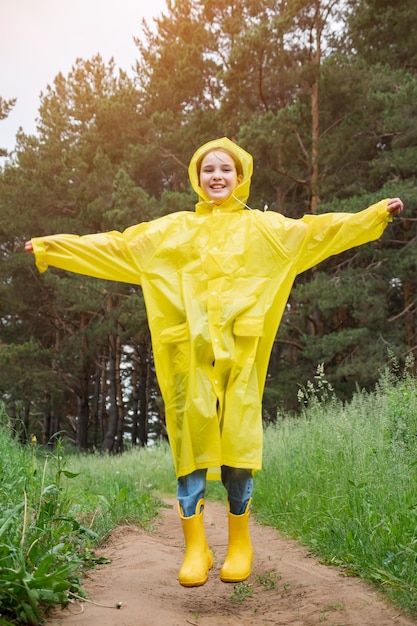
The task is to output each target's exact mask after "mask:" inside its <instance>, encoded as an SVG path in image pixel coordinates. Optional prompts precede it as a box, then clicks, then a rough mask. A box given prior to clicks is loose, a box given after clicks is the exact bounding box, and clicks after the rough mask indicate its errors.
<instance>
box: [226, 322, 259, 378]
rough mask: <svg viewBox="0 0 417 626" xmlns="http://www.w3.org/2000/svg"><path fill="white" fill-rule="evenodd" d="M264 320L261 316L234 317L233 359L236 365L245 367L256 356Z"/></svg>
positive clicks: (249, 364)
mask: <svg viewBox="0 0 417 626" xmlns="http://www.w3.org/2000/svg"><path fill="white" fill-rule="evenodd" d="M263 325H264V320H263V317H261V316H247V315H241V316H240V317H237V318H236V319H235V323H234V324H233V333H234V335H235V360H236V364H237V366H238V367H240V368H243V369H246V367H247V366H251V364H252V363H253V362H254V360H255V357H256V352H257V349H258V343H259V337H261V336H262V332H263Z"/></svg>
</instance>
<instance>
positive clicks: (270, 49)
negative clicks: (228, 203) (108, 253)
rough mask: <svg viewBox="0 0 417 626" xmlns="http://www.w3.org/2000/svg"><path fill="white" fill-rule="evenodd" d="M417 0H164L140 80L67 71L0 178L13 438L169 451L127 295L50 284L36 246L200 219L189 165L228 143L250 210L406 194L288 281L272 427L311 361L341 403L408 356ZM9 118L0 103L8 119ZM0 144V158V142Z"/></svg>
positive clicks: (290, 212) (352, 206) (271, 375)
mask: <svg viewBox="0 0 417 626" xmlns="http://www.w3.org/2000/svg"><path fill="white" fill-rule="evenodd" d="M416 30H417V10H416V6H415V2H414V0H396V1H395V2H392V0H391V1H388V0H228V1H227V2H226V0H216V2H215V3H213V2H209V1H208V0H167V3H166V10H165V11H163V12H162V13H161V15H160V16H159V17H157V18H155V19H154V20H153V22H152V23H151V24H148V23H146V22H143V23H142V25H140V24H139V25H138V26H137V31H138V32H137V37H136V38H135V43H136V48H137V58H136V60H135V65H134V71H133V72H128V71H127V68H125V69H122V68H118V67H116V65H115V62H114V60H113V59H110V60H105V59H103V58H102V57H101V56H100V55H97V56H95V57H94V58H91V59H80V58H79V59H76V60H75V61H74V65H73V67H72V69H71V71H70V72H69V74H68V75H67V76H64V75H62V74H58V75H57V76H56V77H55V79H54V81H53V83H52V84H51V85H46V86H45V90H44V92H43V93H42V95H41V98H40V104H39V112H38V122H37V133H36V134H35V135H25V134H24V133H23V132H19V133H18V134H17V136H16V145H15V149H14V150H13V152H12V153H11V154H8V155H7V154H6V155H5V154H4V153H5V151H4V150H3V155H4V156H5V157H6V158H4V159H3V161H4V163H3V165H2V167H1V169H0V403H1V404H2V406H3V408H4V410H2V411H0V414H1V416H2V417H1V419H2V420H3V421H6V422H7V426H8V427H9V428H10V429H11V431H12V433H13V435H14V436H15V437H16V439H18V440H20V441H21V442H25V441H27V440H30V439H31V438H32V437H34V436H35V437H36V439H37V441H38V442H42V443H44V444H50V445H53V442H54V440H56V438H58V437H65V438H67V439H68V440H69V441H71V442H72V443H73V445H74V446H75V447H76V448H77V449H78V450H80V451H88V450H98V451H105V452H112V453H118V452H121V451H123V450H124V449H125V448H126V447H131V446H146V445H148V444H149V443H152V442H154V441H155V440H157V439H159V438H165V437H166V433H165V426H164V407H163V402H162V399H161V396H160V392H159V389H158V384H157V380H156V378H155V371H154V367H153V359H152V347H151V342H150V335H149V329H148V324H147V319H146V311H145V307H144V303H143V298H142V294H141V290H140V288H139V287H137V286H134V285H129V284H120V283H112V282H109V281H100V280H97V279H90V278H87V277H85V276H78V275H75V274H70V273H66V272H63V271H60V270H52V269H51V270H49V271H48V272H46V273H45V274H40V273H39V272H38V271H37V269H36V267H35V264H34V260H33V257H31V255H28V254H25V252H24V242H25V241H26V240H28V239H30V238H31V237H35V236H43V235H48V234H52V233H57V232H65V233H74V234H86V233H93V232H101V231H107V230H119V231H121V230H124V229H125V228H127V227H128V226H131V225H132V224H135V223H138V222H142V221H147V220H151V219H154V218H156V217H159V216H162V215H166V214H168V213H171V212H174V211H178V210H190V211H192V210H193V208H194V204H195V202H196V200H197V198H196V197H195V196H194V193H193V192H192V191H191V188H190V185H189V181H188V176H187V167H188V162H189V159H190V157H191V156H192V154H193V152H194V151H195V150H196V148H197V147H199V146H200V145H201V144H202V143H204V142H205V141H208V140H210V139H214V138H216V137H221V136H227V137H229V138H230V139H232V140H234V141H236V142H237V143H239V145H241V146H242V147H243V148H245V149H246V150H247V151H248V152H250V153H251V154H252V155H253V157H254V175H253V181H252V187H251V196H250V198H249V204H250V206H251V207H252V208H260V209H265V210H269V211H278V212H282V213H283V214H285V215H286V216H288V217H293V218H298V217H301V216H303V215H304V214H306V213H313V214H316V213H317V214H318V213H324V212H329V211H347V212H356V211H359V210H360V209H362V208H366V207H367V206H369V205H371V204H373V203H374V202H377V201H379V200H380V199H382V198H385V197H396V196H399V197H401V199H402V200H403V202H404V205H405V210H404V212H403V214H402V215H401V217H395V218H394V221H393V223H392V224H390V225H389V227H388V228H387V230H386V231H385V233H384V235H383V237H382V238H381V239H380V240H378V241H377V242H374V243H370V244H366V245H364V246H361V247H360V248H356V249H353V250H351V251H349V252H345V253H343V254H342V255H339V256H337V257H332V258H330V259H328V260H327V261H325V262H324V263H322V264H321V265H319V266H318V267H315V268H313V269H311V270H309V271H308V272H306V273H304V274H302V275H301V276H299V277H298V278H297V281H296V283H295V285H294V287H293V290H292V292H291V296H290V299H289V301H288V305H287V308H286V313H285V316H284V318H283V322H282V324H281V327H280V330H279V332H278V334H277V337H276V340H275V344H274V348H273V352H272V355H271V360H270V365H269V372H268V378H267V385H266V389H265V394H264V408H263V411H264V420H265V423H269V422H274V421H275V420H276V417H277V415H279V414H280V413H281V412H283V411H289V412H296V411H297V410H298V409H299V402H298V394H297V392H298V390H299V389H300V388H302V387H303V386H305V385H306V381H308V380H309V379H311V378H312V377H314V375H315V372H316V370H317V366H318V365H319V364H320V365H322V366H323V367H324V370H325V372H326V377H327V379H328V380H329V382H330V383H331V385H332V386H333V388H334V389H335V392H336V394H337V396H338V397H339V398H341V399H342V400H344V399H346V400H347V399H349V398H350V397H351V396H352V394H353V393H354V392H355V390H357V389H358V388H359V389H366V390H369V389H372V387H373V386H374V385H375V383H376V382H377V380H378V379H379V377H380V375H381V372H382V371H383V370H384V368H385V367H386V366H387V364H388V363H390V362H391V361H393V360H395V362H396V363H400V364H401V363H405V362H406V361H407V360H408V362H409V361H410V359H413V358H414V357H415V355H416V352H417V328H416V325H417V302H416V294H417V289H416V282H417V277H416V265H417V253H416V252H415V251H414V244H415V239H416V222H417V212H416V201H415V197H416V195H415V191H416V185H417V39H416V37H415V32H416ZM13 105H14V101H13V100H8V101H7V100H5V99H3V98H1V97H0V129H1V120H2V119H4V118H6V117H7V115H8V114H9V113H10V111H11V110H12V108H13ZM0 148H1V146H0Z"/></svg>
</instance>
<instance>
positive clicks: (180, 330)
mask: <svg viewBox="0 0 417 626" xmlns="http://www.w3.org/2000/svg"><path fill="white" fill-rule="evenodd" d="M186 339H188V333H187V323H186V322H183V323H182V324H177V325H176V326H171V327H170V328H165V329H164V330H163V331H162V332H161V334H160V340H161V341H162V343H177V342H179V341H186Z"/></svg>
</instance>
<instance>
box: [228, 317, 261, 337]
mask: <svg viewBox="0 0 417 626" xmlns="http://www.w3.org/2000/svg"><path fill="white" fill-rule="evenodd" d="M263 327H264V319H263V317H262V316H260V315H258V316H248V315H241V316H240V317H237V318H236V319H235V323H234V324H233V333H234V334H235V335H236V336H238V337H260V336H261V335H262V331H263Z"/></svg>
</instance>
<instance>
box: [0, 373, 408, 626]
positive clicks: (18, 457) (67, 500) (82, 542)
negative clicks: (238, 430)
mask: <svg viewBox="0 0 417 626" xmlns="http://www.w3.org/2000/svg"><path fill="white" fill-rule="evenodd" d="M300 400H301V401H302V402H303V403H304V404H305V406H304V409H303V411H302V414H301V416H299V417H289V416H280V417H279V419H278V421H277V423H276V424H275V425H274V426H270V427H268V428H267V429H266V431H265V451H264V469H263V471H262V472H258V473H257V474H256V475H255V492H254V515H255V517H256V518H257V519H258V520H260V521H261V522H264V523H267V524H270V525H272V526H275V527H276V528H278V529H279V530H280V531H281V532H283V533H285V534H287V535H289V536H292V537H295V538H297V539H299V540H300V541H301V542H302V543H303V544H305V545H307V546H309V548H310V549H311V551H312V552H313V553H315V554H316V555H317V556H318V557H319V558H320V559H321V560H322V561H324V562H326V563H331V564H335V565H339V566H342V567H344V568H345V571H346V573H347V574H352V575H358V576H361V577H362V578H364V579H366V580H368V581H371V582H372V583H373V584H375V585H376V586H377V587H378V588H379V589H380V590H381V591H383V592H385V593H386V594H387V595H388V596H389V597H390V598H391V599H392V600H393V601H394V602H395V603H396V604H397V605H398V607H399V608H401V609H405V610H408V611H410V612H412V613H414V614H417V567H416V565H417V563H416V558H417V493H416V489H415V485H416V481H417V383H416V379H415V378H413V377H412V376H409V375H408V374H406V375H404V376H398V378H396V379H393V378H391V377H389V376H388V375H387V376H385V377H384V378H382V379H381V382H380V384H379V386H378V388H377V389H376V391H375V392H374V393H362V392H358V393H357V394H356V395H355V397H354V398H353V400H352V401H351V402H350V403H347V404H343V403H341V402H339V401H338V400H337V399H335V398H334V396H333V393H332V390H331V388H330V386H329V385H328V384H327V383H326V381H325V378H324V374H323V372H322V371H319V372H318V375H317V377H316V380H315V381H314V382H313V383H311V384H309V385H308V386H307V389H305V390H301V392H300ZM0 417H1V416H0ZM0 421H1V420H0ZM2 421H3V422H4V421H5V419H4V415H3V419H2ZM175 490H176V480H175V474H174V469H173V465H172V460H171V455H170V451H169V448H168V446H167V445H163V444H161V445H157V446H154V447H153V448H150V449H132V450H129V451H127V452H125V453H124V454H123V455H120V456H105V457H103V456H100V455H93V454H91V455H78V454H69V453H65V454H64V452H63V450H62V447H61V446H58V448H57V450H56V451H55V452H54V453H53V454H50V453H48V454H47V453H45V452H44V451H42V450H41V449H40V448H39V447H38V446H37V444H36V443H35V442H33V443H32V444H31V446H29V448H22V447H21V446H19V445H18V444H17V443H16V442H15V441H13V440H11V439H10V437H9V435H8V433H7V431H6V430H5V429H4V428H3V430H2V429H0V626H5V625H6V624H32V625H35V626H36V625H38V624H41V623H42V619H43V617H44V616H45V613H46V611H47V608H48V607H49V606H53V605H55V604H61V603H63V604H65V603H66V602H67V601H68V599H69V598H71V597H72V596H73V597H74V596H80V595H81V596H82V595H83V590H82V579H83V574H84V572H85V569H86V568H88V567H94V565H95V564H96V562H97V560H96V557H95V552H94V550H95V548H96V547H97V545H99V544H100V542H102V541H103V540H104V539H105V538H106V537H107V535H108V533H109V532H110V531H111V530H112V529H113V528H114V527H115V526H117V525H119V524H139V525H142V526H144V527H149V526H150V525H151V524H152V521H153V520H154V518H155V515H156V514H157V512H158V510H159V508H160V506H161V505H162V498H164V497H170V498H175ZM207 498H208V499H215V500H219V499H220V500H222V501H225V492H224V489H223V487H222V485H221V484H220V483H212V482H209V483H208V487H207ZM270 582H271V581H269V580H268V581H265V582H264V583H263V584H267V583H268V584H269V583H270ZM239 597H240V596H239Z"/></svg>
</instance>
